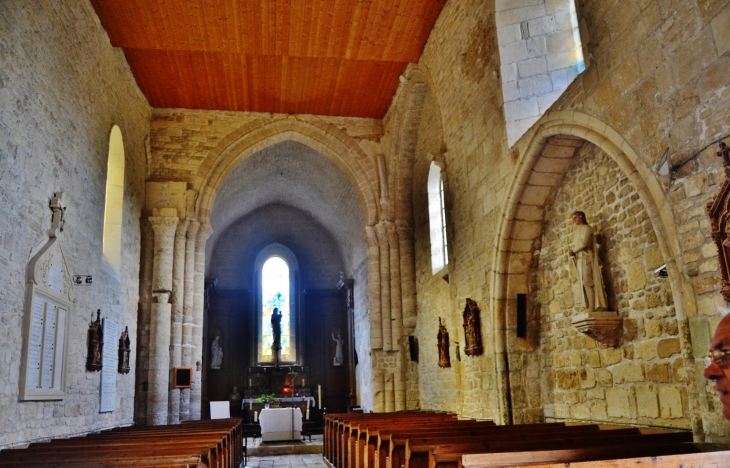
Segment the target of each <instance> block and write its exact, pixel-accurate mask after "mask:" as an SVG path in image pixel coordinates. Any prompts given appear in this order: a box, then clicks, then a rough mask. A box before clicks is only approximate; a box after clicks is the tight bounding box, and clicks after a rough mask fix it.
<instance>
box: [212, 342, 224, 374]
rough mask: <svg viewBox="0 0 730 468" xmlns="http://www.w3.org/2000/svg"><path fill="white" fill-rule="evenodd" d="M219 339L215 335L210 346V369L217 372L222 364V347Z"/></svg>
mask: <svg viewBox="0 0 730 468" xmlns="http://www.w3.org/2000/svg"><path fill="white" fill-rule="evenodd" d="M220 339H221V337H220V336H218V335H216V336H215V338H213V342H212V343H211V344H210V368H211V369H216V370H219V369H220V368H221V364H223V347H222V346H221V344H220Z"/></svg>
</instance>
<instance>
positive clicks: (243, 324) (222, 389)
mask: <svg viewBox="0 0 730 468" xmlns="http://www.w3.org/2000/svg"><path fill="white" fill-rule="evenodd" d="M302 303H303V314H304V316H303V320H302V322H301V323H302V324H303V325H302V327H303V335H304V355H303V356H302V357H301V359H300V362H299V363H300V364H302V365H305V366H308V367H309V370H310V375H309V380H308V382H307V383H308V385H309V386H310V388H311V389H312V392H313V395H314V392H315V391H316V389H317V385H318V384H319V385H322V390H323V402H322V403H323V405H324V406H326V407H327V409H328V410H329V411H330V412H344V411H346V410H347V405H348V395H349V393H350V388H349V383H348V367H347V365H348V355H347V352H348V350H347V345H346V344H345V346H344V349H343V360H344V364H343V365H342V366H340V367H335V366H333V360H334V356H335V349H336V344H335V342H334V340H333V339H332V333H333V331H334V330H335V329H337V328H339V329H340V331H341V333H342V338H343V339H344V340H345V343H347V311H346V308H345V298H344V296H343V295H342V294H341V293H340V292H339V291H337V290H335V289H332V290H308V291H307V294H305V295H304V296H303V300H302ZM250 304H251V300H250V297H249V293H248V291H213V292H212V293H211V295H210V309H209V313H208V317H207V327H206V336H205V345H206V346H207V347H208V349H209V348H210V343H211V342H212V340H213V339H214V338H215V335H216V334H219V335H220V336H221V343H222V346H223V354H224V357H223V364H222V365H221V369H220V370H212V369H210V368H209V365H210V360H209V358H208V359H207V362H206V377H205V379H206V386H205V390H204V391H205V398H206V399H207V400H210V401H215V400H225V399H227V398H228V394H229V393H230V391H231V387H233V386H234V385H236V386H238V388H239V393H241V394H242V395H243V393H244V392H243V389H244V388H245V384H246V382H245V372H246V368H247V367H249V366H253V365H255V360H256V356H252V355H251V352H252V349H253V347H252V346H251V343H252V340H254V339H255V337H256V332H255V330H253V329H252V325H251V324H253V323H254V320H253V315H252V313H253V312H252V310H251V305H250Z"/></svg>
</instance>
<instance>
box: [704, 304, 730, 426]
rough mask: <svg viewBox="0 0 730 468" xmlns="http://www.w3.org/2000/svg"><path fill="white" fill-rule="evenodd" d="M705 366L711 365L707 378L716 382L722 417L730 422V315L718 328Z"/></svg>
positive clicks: (707, 368) (706, 374)
mask: <svg viewBox="0 0 730 468" xmlns="http://www.w3.org/2000/svg"><path fill="white" fill-rule="evenodd" d="M705 364H709V365H708V366H707V367H706V368H705V378H706V379H708V380H713V381H715V389H717V392H718V393H719V394H720V401H721V402H722V415H723V416H724V417H725V419H728V420H730V315H727V316H725V318H723V319H722V320H721V321H720V324H719V325H718V326H717V330H715V335H714V336H713V337H712V341H711V342H710V354H709V356H707V357H706V358H705Z"/></svg>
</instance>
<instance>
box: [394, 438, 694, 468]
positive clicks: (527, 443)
mask: <svg viewBox="0 0 730 468" xmlns="http://www.w3.org/2000/svg"><path fill="white" fill-rule="evenodd" d="M634 429H635V428H634ZM637 432H638V430H637ZM637 432H630V430H626V429H618V430H603V431H595V432H590V433H585V434H571V435H570V436H569V437H561V436H559V435H558V436H551V435H550V434H546V433H541V434H540V436H539V438H536V440H522V439H520V440H512V441H504V440H498V441H484V442H481V443H479V442H473V441H472V442H469V443H460V444H444V445H432V446H430V447H429V448H428V449H427V455H426V457H425V458H426V460H427V462H426V463H424V456H423V450H424V447H423V446H421V447H417V448H416V453H415V456H413V455H414V454H411V456H412V457H413V458H412V459H408V456H409V453H408V452H407V453H406V459H407V462H410V463H409V464H408V465H407V466H408V467H409V468H415V467H428V468H458V464H459V459H460V458H461V456H462V455H466V454H473V453H497V452H526V451H537V450H567V449H575V448H581V447H600V446H610V445H628V444H639V445H642V444H643V445H666V444H681V443H687V442H692V433H690V432H669V433H660V434H641V433H640V432H639V433H637Z"/></svg>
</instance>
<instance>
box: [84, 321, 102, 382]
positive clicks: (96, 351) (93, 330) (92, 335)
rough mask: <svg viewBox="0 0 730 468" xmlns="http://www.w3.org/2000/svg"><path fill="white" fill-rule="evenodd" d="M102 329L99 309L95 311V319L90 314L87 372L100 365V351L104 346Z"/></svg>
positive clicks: (96, 368) (99, 368)
mask: <svg viewBox="0 0 730 468" xmlns="http://www.w3.org/2000/svg"><path fill="white" fill-rule="evenodd" d="M103 332H104V330H103V326H102V324H101V309H98V310H97V311H96V320H94V314H93V312H92V314H91V323H90V324H89V332H88V345H89V348H88V355H87V357H86V370H88V371H89V372H96V371H100V370H101V367H102V362H101V353H102V349H103V347H104V333H103Z"/></svg>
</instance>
